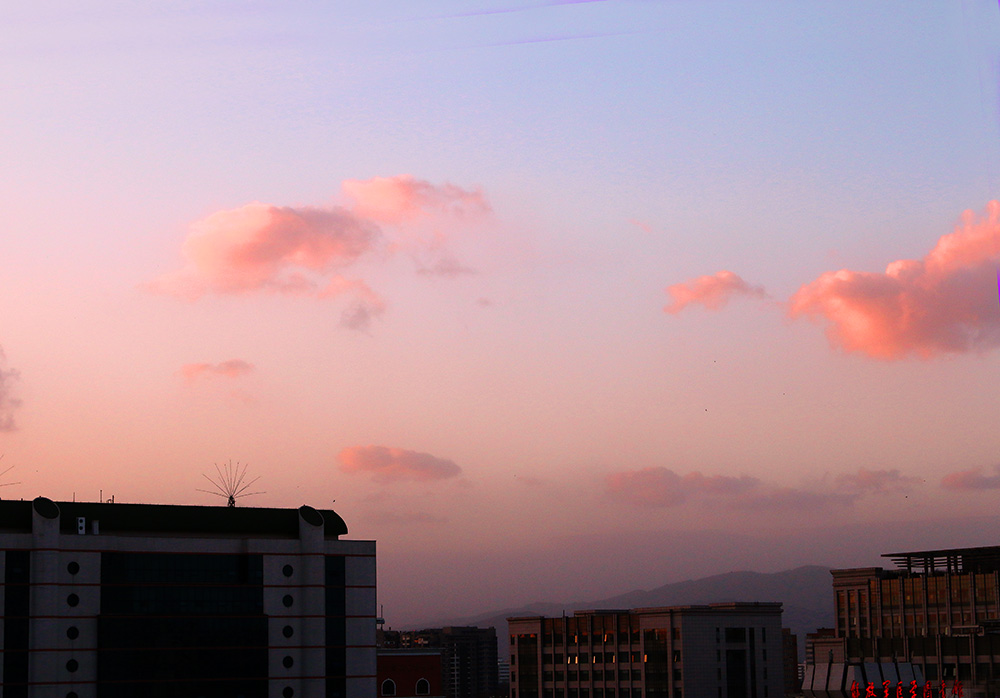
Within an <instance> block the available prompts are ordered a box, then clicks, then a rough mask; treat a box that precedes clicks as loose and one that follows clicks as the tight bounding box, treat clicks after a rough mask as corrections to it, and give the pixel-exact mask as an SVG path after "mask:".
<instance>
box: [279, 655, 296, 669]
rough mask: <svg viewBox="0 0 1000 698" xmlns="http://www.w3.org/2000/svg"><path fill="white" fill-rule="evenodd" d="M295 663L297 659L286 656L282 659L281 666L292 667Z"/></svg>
mask: <svg viewBox="0 0 1000 698" xmlns="http://www.w3.org/2000/svg"><path fill="white" fill-rule="evenodd" d="M293 664H295V660H294V659H292V658H291V657H285V658H284V659H282V660H281V666H283V667H285V668H286V669H291V668H292V665H293Z"/></svg>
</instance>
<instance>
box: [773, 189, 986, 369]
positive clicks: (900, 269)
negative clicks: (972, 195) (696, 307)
mask: <svg viewBox="0 0 1000 698" xmlns="http://www.w3.org/2000/svg"><path fill="white" fill-rule="evenodd" d="M998 266H1000V202H997V201H991V202H990V203H989V204H988V205H987V209H986V216H985V217H984V218H977V217H976V215H975V214H974V213H973V212H972V211H966V212H965V213H964V214H963V215H962V219H961V222H960V223H959V224H958V225H957V226H956V227H955V230H954V231H953V232H951V233H949V234H947V235H944V236H943V237H941V238H940V239H939V240H938V242H937V245H935V246H934V249H932V250H931V251H930V252H929V253H928V254H927V256H925V257H924V258H923V259H921V260H912V259H904V260H899V261H896V262H893V263H891V264H889V265H888V267H886V270H885V273H872V272H857V271H850V270H848V269H841V270H840V271H831V272H826V273H825V274H823V275H821V276H820V277H819V278H818V279H816V280H815V281H813V282H811V283H809V284H806V285H805V286H803V287H802V288H801V289H799V291H798V292H797V293H796V294H795V295H794V296H793V297H792V299H791V305H790V312H791V314H792V316H800V315H812V316H817V317H821V318H825V319H826V320H827V321H829V323H830V324H829V327H828V329H827V335H828V336H829V338H830V341H831V343H833V344H834V345H837V346H840V347H841V348H843V349H844V350H845V351H849V352H860V353H863V354H867V355H868V356H871V357H875V358H879V359H901V358H904V357H906V356H909V355H916V356H918V357H921V358H925V359H926V358H931V357H934V356H938V355H941V354H945V353H962V352H970V351H977V350H978V351H985V350H987V349H992V348H995V347H996V346H998V345H1000V312H998V298H997V268H998Z"/></svg>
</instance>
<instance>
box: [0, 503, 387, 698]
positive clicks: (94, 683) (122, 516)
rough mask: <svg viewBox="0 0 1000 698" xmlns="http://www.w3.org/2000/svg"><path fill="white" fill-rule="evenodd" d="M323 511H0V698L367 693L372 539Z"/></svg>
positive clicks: (91, 507)
mask: <svg viewBox="0 0 1000 698" xmlns="http://www.w3.org/2000/svg"><path fill="white" fill-rule="evenodd" d="M346 533H347V526H346V524H345V523H344V521H343V519H341V518H340V516H338V515H337V513H336V512H334V511H329V510H323V511H320V510H316V509H313V508H312V507H308V506H303V507H300V508H299V509H298V510H296V509H263V508H243V507H199V506H163V505H146V504H108V503H84V502H58V503H56V502H53V501H51V500H49V499H45V498H42V497H39V498H37V499H35V500H34V501H33V502H24V501H2V502H0V580H2V582H3V584H2V586H0V609H2V610H3V617H2V619H0V624H2V627H0V649H2V653H0V657H2V661H0V686H2V689H0V698H32V697H34V696H53V697H55V696H58V697H59V698H63V697H65V698H118V697H119V696H120V697H122V698H125V697H129V698H131V697H134V696H143V697H149V698H157V697H159V696H164V697H166V696H170V697H171V698H173V697H176V696H185V697H186V698H187V697H190V698H198V697H199V696H204V697H206V698H207V697H209V696H211V697H212V698H252V697H259V698H265V697H268V698H276V697H278V696H281V698H293V697H301V698H370V697H371V696H374V695H375V694H376V688H375V667H376V665H375V543H374V541H351V540H341V536H342V535H345V534H346Z"/></svg>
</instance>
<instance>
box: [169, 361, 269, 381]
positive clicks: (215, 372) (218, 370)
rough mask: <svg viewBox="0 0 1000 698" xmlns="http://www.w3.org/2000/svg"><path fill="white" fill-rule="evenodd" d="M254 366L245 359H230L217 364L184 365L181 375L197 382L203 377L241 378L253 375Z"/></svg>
mask: <svg viewBox="0 0 1000 698" xmlns="http://www.w3.org/2000/svg"><path fill="white" fill-rule="evenodd" d="M253 370H254V366H253V364H251V363H247V362H246V361H244V360H243V359H229V360H228V361H223V362H221V363H217V364H208V363H199V364H184V365H183V366H181V371H180V373H181V375H182V376H184V378H186V379H187V380H189V381H193V380H197V379H198V378H200V377H203V376H223V377H225V378H239V377H240V376H245V375H247V374H249V373H252V372H253Z"/></svg>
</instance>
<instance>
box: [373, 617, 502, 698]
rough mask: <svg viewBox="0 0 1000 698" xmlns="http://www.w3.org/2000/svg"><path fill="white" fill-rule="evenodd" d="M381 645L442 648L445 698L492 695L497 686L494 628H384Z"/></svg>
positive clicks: (469, 697) (487, 697)
mask: <svg viewBox="0 0 1000 698" xmlns="http://www.w3.org/2000/svg"><path fill="white" fill-rule="evenodd" d="M383 637H384V638H385V642H384V646H386V647H389V646H393V647H402V648H408V647H412V648H434V649H439V650H441V661H442V671H443V675H442V682H443V684H444V691H445V695H446V696H447V698H494V696H496V695H497V688H498V686H499V666H498V662H497V631H496V628H492V627H490V628H477V627H473V626H448V627H444V628H427V629H424V630H400V631H393V630H387V631H384V632H383Z"/></svg>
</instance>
